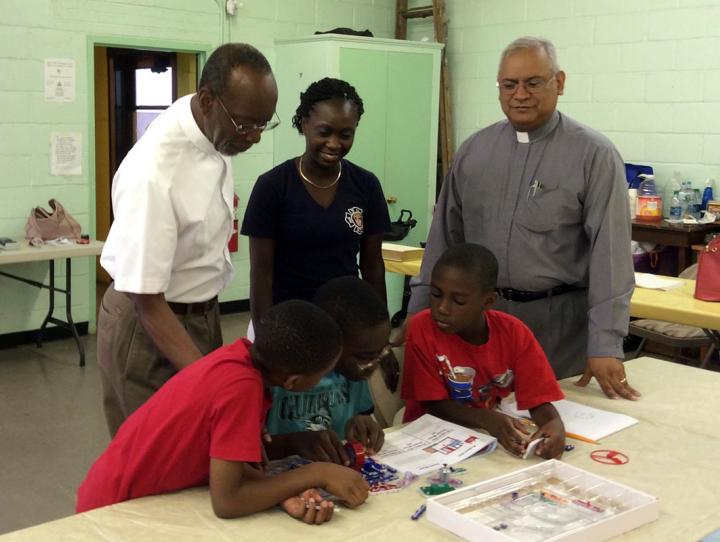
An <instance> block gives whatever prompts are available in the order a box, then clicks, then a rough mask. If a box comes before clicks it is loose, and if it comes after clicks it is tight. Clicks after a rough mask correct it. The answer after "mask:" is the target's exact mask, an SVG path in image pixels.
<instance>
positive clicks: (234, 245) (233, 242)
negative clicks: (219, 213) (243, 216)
mask: <svg viewBox="0 0 720 542" xmlns="http://www.w3.org/2000/svg"><path fill="white" fill-rule="evenodd" d="M238 203H240V198H238V195H237V194H233V223H232V235H231V236H230V241H229V242H228V250H229V251H230V252H237V251H238V217H237V210H238Z"/></svg>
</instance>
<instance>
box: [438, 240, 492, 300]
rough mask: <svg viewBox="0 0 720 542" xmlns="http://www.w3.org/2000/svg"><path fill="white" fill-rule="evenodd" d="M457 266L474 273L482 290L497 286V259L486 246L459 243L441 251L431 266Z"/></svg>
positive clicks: (486, 290) (487, 290) (485, 290)
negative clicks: (440, 254)
mask: <svg viewBox="0 0 720 542" xmlns="http://www.w3.org/2000/svg"><path fill="white" fill-rule="evenodd" d="M443 266H446V267H457V268H460V269H462V270H464V271H467V272H469V273H472V274H474V275H475V276H476V277H477V279H478V283H479V285H480V288H482V291H483V292H489V291H491V290H494V289H495V288H496V287H497V278H498V261H497V258H496V257H495V254H493V253H492V251H490V250H489V249H488V248H485V247H484V246H482V245H478V244H476V243H460V244H459V245H453V246H451V247H450V248H448V249H447V250H446V251H445V252H443V254H442V256H440V258H438V261H437V262H436V263H435V267H433V272H435V270H436V269H438V268H439V267H443Z"/></svg>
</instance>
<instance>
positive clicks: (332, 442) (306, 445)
mask: <svg viewBox="0 0 720 542" xmlns="http://www.w3.org/2000/svg"><path fill="white" fill-rule="evenodd" d="M292 448H293V450H294V451H295V453H296V454H298V455H299V456H301V457H304V458H305V459H309V460H310V461H327V462H330V463H337V464H338V465H345V466H347V465H350V458H349V457H348V455H347V452H346V451H345V448H344V447H343V443H342V441H341V440H340V437H338V435H337V433H335V431H303V432H301V433H293V434H292Z"/></svg>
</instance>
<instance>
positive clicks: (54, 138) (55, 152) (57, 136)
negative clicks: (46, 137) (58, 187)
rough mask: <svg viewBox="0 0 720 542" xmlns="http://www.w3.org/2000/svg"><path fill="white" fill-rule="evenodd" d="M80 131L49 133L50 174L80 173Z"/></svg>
mask: <svg viewBox="0 0 720 542" xmlns="http://www.w3.org/2000/svg"><path fill="white" fill-rule="evenodd" d="M81 156H82V136H81V134H80V132H52V133H51V134H50V175H82V167H81V165H80V158H81Z"/></svg>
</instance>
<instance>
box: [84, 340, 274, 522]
mask: <svg viewBox="0 0 720 542" xmlns="http://www.w3.org/2000/svg"><path fill="white" fill-rule="evenodd" d="M249 346H250V343H249V342H248V341H247V340H245V339H241V340H239V341H236V342H235V343H233V344H231V345H228V346H223V347H222V348H218V349H217V350H215V351H214V352H211V353H210V354H208V355H207V356H205V357H203V358H202V359H200V360H198V361H196V362H195V363H193V364H192V365H189V366H188V367H186V368H184V369H183V370H182V371H180V372H178V373H177V374H176V375H175V376H173V377H172V378H171V379H170V380H168V381H167V382H166V383H165V385H164V386H162V387H161V388H160V389H159V390H158V391H157V392H156V393H155V394H154V395H153V396H152V397H151V398H150V399H149V400H148V401H147V402H146V403H145V404H144V405H142V406H141V407H140V408H139V409H138V410H136V411H135V412H134V413H133V414H132V415H131V416H130V417H129V418H128V419H127V420H126V421H125V423H123V425H122V426H121V427H120V430H119V431H118V433H117V435H116V436H115V438H114V439H113V440H112V442H111V443H110V445H109V446H108V448H107V450H105V452H104V453H103V454H102V455H101V456H100V457H99V458H98V460H97V461H96V462H95V464H94V465H93V466H92V467H91V468H90V472H88V475H87V477H86V478H85V481H84V482H83V483H82V485H81V486H80V488H79V489H78V501H77V506H76V511H77V512H85V511H87V510H92V509H93V508H99V507H101V506H106V505H109V504H114V503H118V502H122V501H126V500H129V499H136V498H138V497H145V496H147V495H156V494H158V493H168V492H171V491H177V490H180V489H185V488H188V487H193V486H200V485H206V484H207V483H208V479H209V477H210V458H211V457H214V458H216V459H224V460H227V461H246V462H259V461H260V460H261V458H262V448H261V446H262V445H261V430H262V426H263V424H264V421H265V416H266V414H267V410H268V408H269V407H270V400H269V399H268V397H266V395H265V388H264V385H263V379H262V376H261V374H260V372H259V371H258V370H257V369H256V368H255V367H254V366H253V365H252V361H251V359H250V353H249V352H248V348H249Z"/></svg>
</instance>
